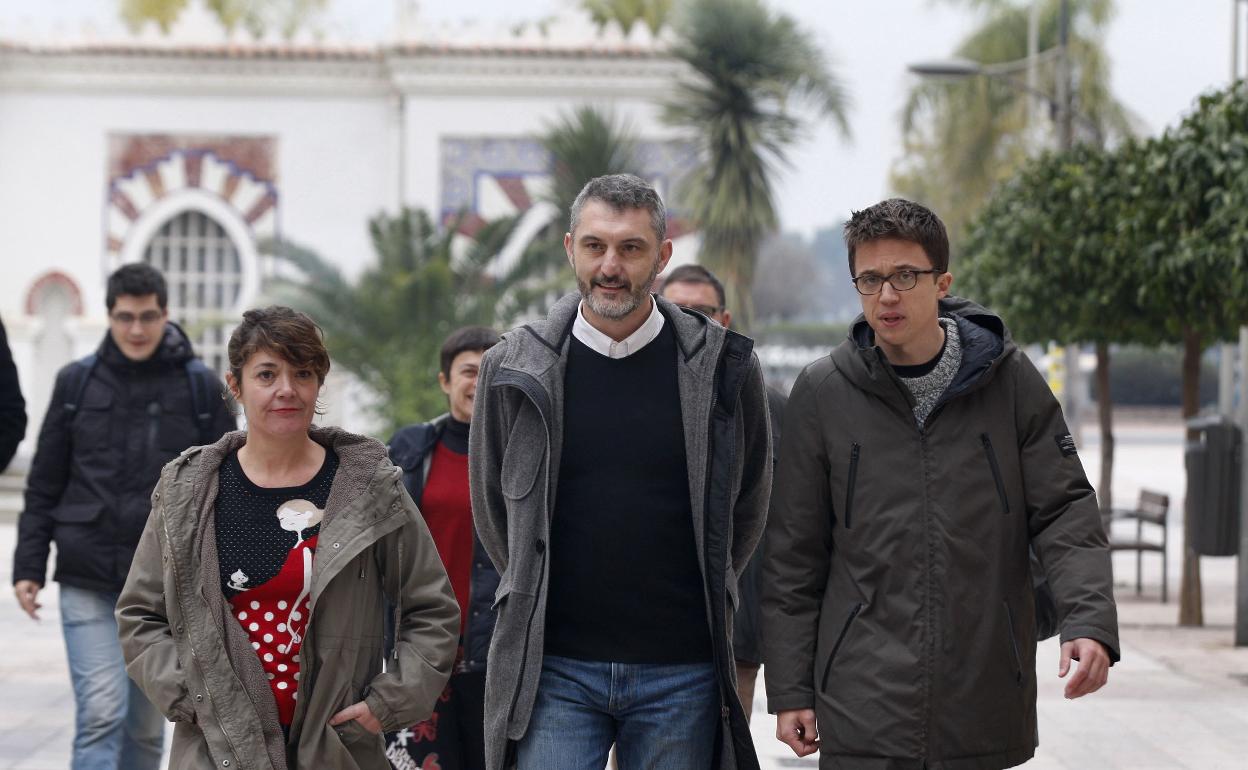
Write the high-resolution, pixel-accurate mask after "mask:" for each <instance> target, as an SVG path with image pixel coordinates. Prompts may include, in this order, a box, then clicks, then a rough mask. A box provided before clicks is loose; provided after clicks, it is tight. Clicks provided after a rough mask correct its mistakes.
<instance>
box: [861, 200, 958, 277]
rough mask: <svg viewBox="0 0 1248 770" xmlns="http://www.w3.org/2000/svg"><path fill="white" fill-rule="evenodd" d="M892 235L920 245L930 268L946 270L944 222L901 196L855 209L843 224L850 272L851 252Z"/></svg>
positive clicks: (946, 245) (930, 211)
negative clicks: (930, 262)
mask: <svg viewBox="0 0 1248 770" xmlns="http://www.w3.org/2000/svg"><path fill="white" fill-rule="evenodd" d="M886 238H893V239H896V240H899V241H910V242H911V243H917V244H919V245H920V246H922V247H923V251H924V252H926V253H927V258H928V259H930V260H931V261H932V267H933V268H935V269H936V270H938V271H939V272H940V273H947V272H949V234H948V233H947V232H946V231H945V223H944V222H941V221H940V217H938V216H936V214H935V213H934V212H933V211H932V210H931V209H929V208H927V207H926V206H923V205H920V204H918V203H915V202H913V201H908V200H906V199H904V198H889V199H888V200H886V201H880V202H879V203H877V204H875V205H874V206H871V207H869V208H865V209H863V210H862V211H855V212H854V213H853V215H852V216H851V217H850V218H849V221H848V222H846V223H845V245H846V246H847V247H848V248H849V274H850V275H851V276H853V275H855V271H854V254H855V252H856V251H857V248H858V247H859V246H861V245H862V244H864V243H869V242H870V241H879V240H884V239H886Z"/></svg>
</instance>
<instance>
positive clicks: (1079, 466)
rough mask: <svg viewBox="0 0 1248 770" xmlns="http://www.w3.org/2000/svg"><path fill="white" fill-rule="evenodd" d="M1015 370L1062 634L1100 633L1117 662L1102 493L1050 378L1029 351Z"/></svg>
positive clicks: (1033, 520) (1037, 542) (1030, 495)
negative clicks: (1085, 463) (1089, 472)
mask: <svg viewBox="0 0 1248 770" xmlns="http://www.w3.org/2000/svg"><path fill="white" fill-rule="evenodd" d="M1015 371H1016V377H1017V378H1018V379H1017V383H1016V388H1015V393H1016V402H1015V419H1016V422H1017V430H1018V437H1019V438H1018V441H1019V454H1020V468H1021V471H1022V477H1023V493H1024V496H1025V502H1026V511H1027V527H1028V531H1029V534H1030V536H1031V541H1032V544H1033V545H1034V546H1035V549H1036V552H1037V554H1038V555H1039V557H1040V561H1041V563H1043V565H1044V572H1045V575H1046V576H1047V577H1048V580H1049V585H1050V586H1051V587H1052V588H1053V595H1054V597H1055V598H1056V600H1057V612H1058V617H1059V618H1060V619H1061V639H1062V641H1063V642H1067V641H1070V640H1071V639H1078V638H1087V639H1095V640H1096V641H1098V642H1100V643H1101V644H1103V645H1105V647H1106V648H1107V649H1108V650H1109V654H1110V658H1111V660H1114V661H1117V660H1118V657H1119V648H1118V610H1117V607H1116V605H1115V604H1114V592H1113V575H1112V572H1111V564H1110V555H1109V547H1108V544H1107V541H1106V538H1105V529H1104V526H1103V525H1102V523H1101V515H1100V509H1099V508H1098V507H1097V503H1096V493H1095V492H1094V491H1093V490H1092V485H1091V484H1090V483H1089V482H1088V477H1087V475H1086V474H1085V473H1084V471H1083V463H1081V462H1080V461H1079V456H1078V455H1077V454H1076V453H1075V451H1074V449H1073V446H1074V445H1073V443H1072V442H1071V441H1070V440H1069V436H1070V430H1069V429H1068V428H1067V427H1066V421H1065V419H1063V417H1062V410H1061V407H1060V406H1059V405H1058V403H1057V399H1056V398H1054V397H1053V393H1052V391H1051V390H1050V389H1049V386H1048V384H1047V383H1046V382H1045V381H1044V378H1043V377H1042V376H1041V374H1040V373H1039V372H1038V371H1036V368H1035V367H1034V366H1033V365H1032V363H1031V362H1030V361H1029V360H1027V358H1026V357H1025V356H1019V362H1018V366H1017V367H1016V370H1015ZM1064 439H1065V440H1064Z"/></svg>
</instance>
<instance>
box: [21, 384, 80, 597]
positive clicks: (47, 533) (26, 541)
mask: <svg viewBox="0 0 1248 770" xmlns="http://www.w3.org/2000/svg"><path fill="white" fill-rule="evenodd" d="M74 366H76V364H70V365H69V366H67V367H65V368H64V369H61V371H60V372H59V373H58V374H57V377H56V384H55V385H54V386H53V388H52V401H51V403H50V404H48V411H47V412H46V413H45V415H44V418H43V426H42V427H40V429H39V442H38V444H37V445H36V446H35V458H34V460H33V461H32V462H31V465H30V474H29V476H27V478H26V497H25V505H24V507H23V509H22V514H21V516H20V517H19V518H18V520H17V549H16V551H15V552H14V555H13V582H15V583H16V582H17V581H19V580H33V581H35V582H36V583H38V584H39V585H43V584H44V581H45V579H46V577H47V568H48V551H49V546H50V545H51V543H52V532H53V529H54V528H55V526H56V522H55V520H54V519H53V518H52V513H53V509H55V508H56V506H57V505H59V504H60V502H61V495H62V494H63V493H64V492H65V486H66V484H68V483H69V466H70V462H71V457H70V453H71V450H72V442H71V438H70V437H71V433H70V423H69V413H68V412H67V411H66V410H65V409H64V408H62V404H63V403H64V401H65V390H66V388H68V387H70V381H71V380H72V379H73V378H72V376H71V372H72V371H73V367H74Z"/></svg>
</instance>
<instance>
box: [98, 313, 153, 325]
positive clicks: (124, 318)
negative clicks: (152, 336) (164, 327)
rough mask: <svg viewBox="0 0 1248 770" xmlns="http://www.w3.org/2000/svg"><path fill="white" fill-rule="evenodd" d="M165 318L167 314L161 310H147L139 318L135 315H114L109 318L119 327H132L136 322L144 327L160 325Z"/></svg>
mask: <svg viewBox="0 0 1248 770" xmlns="http://www.w3.org/2000/svg"><path fill="white" fill-rule="evenodd" d="M164 317H165V314H164V313H162V312H160V311H159V310H145V311H143V312H142V313H140V314H139V315H137V316H136V315H135V314H134V313H113V314H112V315H110V316H109V318H112V319H113V323H115V324H117V325H119V326H130V325H132V324H133V323H134V322H135V321H138V322H139V323H140V324H142V325H143V326H152V325H154V324H158V323H160V319H162V318H164Z"/></svg>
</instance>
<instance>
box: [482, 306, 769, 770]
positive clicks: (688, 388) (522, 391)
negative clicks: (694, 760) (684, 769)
mask: <svg viewBox="0 0 1248 770" xmlns="http://www.w3.org/2000/svg"><path fill="white" fill-rule="evenodd" d="M656 301H657V302H658V305H659V311H660V312H662V313H663V316H664V318H665V319H666V323H670V324H671V325H672V329H673V331H674V332H675V336H676V343H677V345H676V346H677V354H676V361H677V383H678V388H679V393H680V400H681V414H682V421H683V428H684V438H685V454H686V458H687V463H688V471H689V495H690V506H691V509H692V515H693V530H694V542H695V543H696V544H697V547H698V559H699V566H700V567H701V569H702V578H703V587H704V589H705V599H706V611H707V623H708V626H709V628H710V632H711V642H712V645H713V648H714V659H715V665H716V671H717V675H718V679H719V687H720V695H721V698H722V703H723V708H722V715H723V722H722V725H721V728H720V730H721V733H720V741H719V744H718V745H719V762H718V763H717V764H716V765H715V767H716V768H721V769H727V768H754V769H756V768H758V759H757V756H756V755H755V752H754V745H753V743H752V741H751V739H750V732H749V725H748V724H747V723H746V721H745V713H744V712H743V711H742V709H741V704H740V702H739V701H738V700H737V695H736V667H735V666H734V665H733V654H732V633H731V631H732V613H733V611H734V609H735V607H736V601H737V595H736V591H737V587H736V582H737V581H736V575H737V572H738V570H741V569H743V568H744V567H745V564H746V561H747V560H748V559H749V557H750V554H751V553H752V552H753V551H754V547H755V545H756V544H757V543H758V538H759V537H760V536H761V535H762V530H763V526H764V524H765V521H766V514H767V498H768V495H769V494H770V492H771V434H770V431H769V430H768V429H767V398H766V395H765V394H764V389H763V378H762V373H761V370H760V367H759V363H758V358H757V357H756V356H755V355H754V353H753V342H752V341H751V340H750V339H749V338H747V337H743V336H741V335H739V334H736V333H735V332H730V331H728V330H726V329H724V328H723V327H722V326H719V325H718V324H716V323H714V322H712V321H710V320H708V319H707V318H706V317H705V316H703V315H701V314H699V313H697V312H696V311H684V310H682V309H681V308H679V307H677V306H676V305H673V304H672V303H670V302H668V301H667V300H665V299H663V298H661V297H658V298H656ZM579 302H580V296H579V295H577V294H569V295H567V296H565V297H563V298H562V299H560V300H559V302H558V303H556V304H555V306H554V307H553V308H551V311H550V315H549V317H548V318H546V319H544V320H541V321H536V322H534V323H532V324H529V325H527V326H524V327H521V328H518V329H513V330H512V331H510V332H507V333H506V334H504V335H503V338H502V341H501V342H499V344H497V345H495V346H494V347H492V348H490V349H489V350H488V351H486V353H485V356H484V358H483V359H482V364H481V373H480V375H479V376H478V380H477V396H476V404H475V412H474V414H473V418H472V432H471V436H470V439H469V443H470V451H469V454H468V467H469V471H470V475H471V479H472V485H471V486H472V514H473V518H474V519H475V521H476V525H477V532H478V534H479V535H480V537H481V542H482V543H484V544H485V547H486V550H487V551H489V553H490V557H491V558H492V559H493V561H494V564H495V566H497V567H498V569H499V572H500V573H501V574H502V582H501V584H500V585H499V588H498V592H497V594H496V596H495V604H496V605H497V607H498V623H497V626H496V628H495V631H494V639H493V641H492V643H491V645H490V661H489V668H488V669H487V670H486V685H485V734H486V741H487V743H486V766H487V767H488V768H490V770H500V768H503V767H504V766H505V765H506V762H507V757H508V751H507V749H508V742H509V741H516V740H519V739H520V738H522V737H523V736H524V734H525V732H526V731H527V730H528V727H529V718H530V716H531V715H532V710H533V704H534V701H535V698H536V695H537V687H538V679H539V675H540V673H541V669H542V655H543V647H544V643H545V621H546V598H547V588H548V581H547V578H548V576H549V561H548V550H547V548H546V545H547V543H548V542H549V539H550V518H551V515H552V514H553V512H554V504H555V501H554V494H555V490H556V488H557V485H558V482H559V463H560V452H561V451H562V440H563V380H564V371H565V367H566V364H567V360H568V347H569V340H570V338H571V333H572V322H573V320H574V319H575V314H576V312H577V307H578V305H579Z"/></svg>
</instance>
